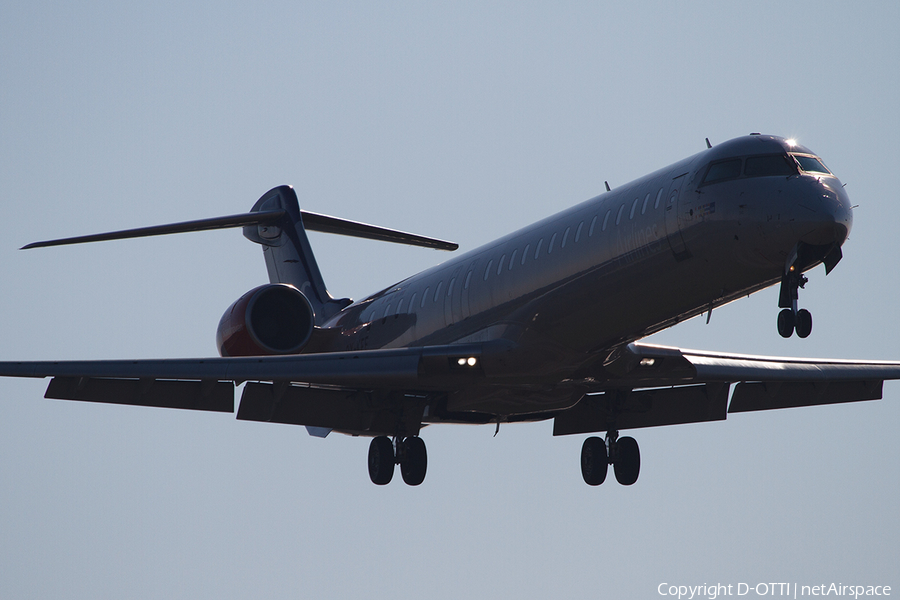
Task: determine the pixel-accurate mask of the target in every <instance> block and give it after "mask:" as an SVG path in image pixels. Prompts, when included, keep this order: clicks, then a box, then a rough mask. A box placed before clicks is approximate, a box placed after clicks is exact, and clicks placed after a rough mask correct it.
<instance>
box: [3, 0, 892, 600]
mask: <svg viewBox="0 0 900 600" xmlns="http://www.w3.org/2000/svg"><path fill="white" fill-rule="evenodd" d="M898 25H900V7H898V5H897V4H896V3H894V2H862V3H845V2H805V1H798V2H790V3H785V2H760V3H723V2H697V3H685V2H649V3H642V4H640V5H639V6H637V5H634V3H632V4H630V5H629V4H626V3H604V2H593V3H588V2H568V3H555V5H553V6H550V5H549V3H535V2H494V3H490V5H489V6H485V5H484V3H468V2H453V3H377V4H376V3H367V2H359V3H347V2H333V3H312V2H283V3H270V4H266V5H260V4H259V3H249V2H248V3H238V2H217V3H213V2H203V3H192V4H191V5H188V6H184V3H175V2H164V3H142V4H137V5H136V4H135V3H117V2H87V3H81V4H79V5H72V4H71V3H63V2H29V3H9V2H8V3H4V4H2V5H0V206H2V208H3V217H4V222H5V227H4V230H5V232H6V233H5V235H4V236H3V240H4V241H3V243H2V244H0V281H2V290H3V293H2V294H0V359H3V360H11V359H77V358H127V357H179V356H210V355H213V354H214V353H215V343H214V339H215V329H216V324H217V322H218V319H219V317H220V316H221V314H222V312H223V311H224V310H225V308H227V307H228V305H229V304H230V303H231V302H232V301H233V300H235V299H236V298H237V297H238V296H240V295H241V294H242V293H244V292H245V291H247V290H249V289H250V288H252V287H254V286H256V285H258V284H260V283H263V282H265V280H266V272H265V268H264V265H263V260H262V257H261V253H260V251H259V248H258V247H257V246H255V245H254V244H251V243H249V242H247V241H246V240H244V239H243V238H242V237H241V235H240V233H239V232H237V231H225V232H214V233H201V234H192V235H183V236H175V237H165V238H154V239H145V240H134V241H123V242H109V243H102V244H94V245H89V246H82V247H71V248H57V249H47V250H33V251H27V252H21V251H18V250H17V248H18V247H20V246H22V245H24V244H25V243H27V242H31V241H35V240H38V239H47V238H53V237H62V236H68V235H77V234H82V233H93V232H98V231H106V230H113V229H121V228H126V227H136V226H142V225H153V224H159V223H166V222H172V221H178V220H186V219H193V218H202V217H210V216H218V215H225V214H233V213H238V212H244V211H245V210H247V209H248V208H249V207H250V206H251V205H252V204H253V202H254V201H255V200H256V199H257V198H258V197H259V196H260V195H261V194H262V193H263V192H265V191H266V190H267V189H269V188H271V187H273V186H275V185H279V184H284V183H289V184H293V185H294V186H295V187H296V189H297V191H298V195H299V197H300V201H301V204H302V206H303V207H304V208H307V209H309V210H312V211H316V212H323V213H327V214H334V215H338V216H343V217H347V218H351V219H357V220H362V221H368V222H373V223H377V224H382V225H386V226H389V227H396V228H399V229H404V230H409V231H416V232H420V233H423V234H426V235H433V236H436V237H441V238H445V239H453V240H455V241H458V242H459V243H460V244H461V246H462V248H463V249H471V248H473V247H475V246H477V245H479V244H481V243H483V242H486V241H489V240H491V239H493V238H495V237H499V236H500V235H502V234H505V233H508V232H509V231H512V230H514V229H517V228H519V227H521V226H523V225H525V224H527V223H530V222H532V221H535V220H537V219H539V218H542V217H544V216H547V215H549V214H551V213H553V212H556V211H557V210H560V209H563V208H565V207H568V206H570V205H572V204H575V203H577V202H580V201H583V200H585V199H587V198H589V197H592V196H594V195H596V194H597V193H599V192H600V191H602V189H603V181H604V180H609V182H610V184H611V185H613V186H616V185H618V184H622V183H625V182H627V181H629V180H631V179H634V178H636V177H638V176H640V175H642V174H644V173H647V172H650V171H652V170H655V169H657V168H660V167H662V166H665V165H667V164H669V163H671V162H674V161H675V160H678V159H680V158H682V157H685V156H688V155H690V154H693V153H695V152H697V151H699V150H701V149H703V148H704V147H705V143H704V138H705V137H709V139H710V140H711V141H712V142H713V143H716V142H721V141H724V140H727V139H729V138H732V137H735V136H738V135H744V134H747V133H750V132H751V131H760V132H764V133H772V134H777V135H784V136H791V137H795V138H796V139H797V140H798V141H800V142H801V143H802V144H804V145H806V146H808V147H809V148H811V149H813V150H814V151H816V152H818V153H820V154H821V155H822V157H823V158H824V160H825V162H826V164H828V165H829V167H831V168H832V169H833V170H834V171H835V173H837V175H838V176H839V177H841V178H842V180H843V181H844V182H846V183H847V190H848V193H849V194H850V197H851V199H852V200H853V202H854V204H859V208H857V209H856V210H855V213H854V228H853V231H852V233H851V236H850V240H849V241H848V242H847V244H846V245H845V246H844V254H845V258H844V260H843V262H842V263H841V264H840V265H839V267H838V268H837V269H836V270H835V271H834V272H833V273H832V274H831V275H829V276H828V277H827V278H826V277H825V275H824V270H823V269H822V268H821V267H820V268H818V269H817V270H815V271H813V272H812V273H811V276H810V283H809V284H808V285H807V289H806V290H804V291H803V292H802V294H801V304H802V305H803V306H806V307H807V308H809V309H810V310H811V311H812V313H813V316H814V320H815V327H814V331H813V334H812V336H811V337H810V338H809V339H807V340H798V339H796V338H793V339H790V340H783V339H781V338H780V337H779V336H778V335H777V333H776V330H775V317H776V313H777V310H776V304H777V298H776V290H774V289H771V290H767V291H764V292H761V293H759V294H757V295H756V296H753V297H751V298H749V299H744V300H741V301H739V302H736V303H734V304H731V305H729V306H727V307H724V308H722V309H717V310H716V311H715V312H714V313H713V315H712V320H711V322H710V324H709V325H706V324H705V322H704V321H703V320H701V319H695V320H694V321H691V322H688V323H685V324H682V325H680V326H677V327H675V328H673V329H670V330H668V331H666V332H663V333H662V334H660V335H658V336H656V337H654V338H653V340H654V341H657V342H659V343H666V344H672V345H680V346H685V347H694V348H703V349H718V350H728V351H733V352H752V353H760V354H778V355H799V356H827V357H845V358H871V359H900V344H898V342H897V339H898V335H900V324H898V321H897V320H896V318H895V317H896V314H897V307H896V298H897V297H898V295H900V285H898V284H900V275H898V273H897V264H898V252H900V250H898V247H897V244H896V237H897V234H896V230H897V227H898V226H900V207H898V201H897V200H898V199H897V193H896V183H895V178H896V170H897V169H896V165H897V164H898V163H900V151H898V142H897V140H898V139H900V118H898V110H897V107H898V106H900V97H898V96H900V93H898V89H900V87H898V73H900V41H898V40H900V38H898V36H897V33H896V30H897V26H898ZM311 238H312V243H313V246H314V249H315V251H316V256H317V258H318V260H319V264H320V266H321V269H322V271H323V274H324V276H325V279H326V282H327V284H328V286H329V288H330V290H331V291H332V293H333V294H335V295H342V296H351V297H354V298H359V297H361V296H364V295H366V294H368V293H371V292H374V291H377V290H379V289H381V288H382V287H385V286H386V285H388V284H390V283H393V282H394V281H397V280H399V279H401V278H403V277H404V276H406V275H408V274H411V273H412V272H415V271H417V270H420V269H423V268H426V267H428V266H430V265H432V264H435V263H436V262H438V261H441V260H444V259H445V258H446V255H444V254H441V253H439V252H435V251H430V250H422V249H416V248H407V247H399V246H392V245H388V244H380V243H377V242H368V241H361V240H349V239H346V238H342V237H334V236H325V235H321V234H313V235H312V236H311ZM611 293H612V291H611ZM45 387H46V382H45V381H29V380H24V381H17V380H2V381H0V415H2V418H0V597H3V598H91V599H96V598H193V599H199V598H215V599H222V598H246V597H267V598H295V597H312V596H314V595H315V596H318V597H351V596H366V597H384V596H387V595H388V594H399V595H404V596H410V595H413V594H415V595H417V596H423V597H435V598H458V597H460V596H465V597H490V598H521V597H548V596H553V597H563V596H568V597H576V598H593V597H600V596H601V595H602V596H611V597H619V598H625V597H634V598H651V597H657V593H656V590H657V586H658V585H659V584H660V583H663V582H668V583H674V584H694V585H696V584H703V583H710V584H712V583H725V584H729V583H731V584H737V583H738V582H747V583H751V584H755V583H757V582H782V581H786V582H797V583H800V584H801V585H802V584H810V585H815V584H819V583H826V584H827V583H830V582H832V581H833V582H842V583H844V584H851V583H852V584H863V585H892V586H894V589H895V590H898V589H900V579H898V576H897V567H896V565H897V564H898V563H900V551H898V543H897V540H898V537H900V536H898V534H900V519H898V518H897V497H898V494H900V436H897V434H896V431H897V428H898V426H900V385H898V384H887V385H886V386H885V399H884V400H882V401H880V402H869V403H859V404H853V405H845V406H833V407H820V408H810V409H796V410H787V411H777V412H769V413H765V414H750V415H738V416H735V417H734V418H731V419H729V420H728V421H725V422H722V423H715V424H705V425H683V426H676V427H669V428H659V429H651V430H640V431H637V432H635V436H636V438H637V439H638V441H639V442H640V444H641V452H642V460H643V465H642V472H641V476H640V479H639V481H638V482H637V484H636V485H634V486H633V487H630V488H625V487H621V486H618V485H616V484H615V483H614V482H609V483H607V484H604V485H603V486H601V487H600V488H589V487H588V486H586V485H585V484H584V483H583V482H582V480H581V475H580V472H579V467H578V457H579V452H580V446H581V442H582V439H583V436H572V437H567V438H554V437H552V436H551V424H550V423H542V424H535V425H510V426H504V427H502V428H501V430H500V433H499V435H498V436H497V437H496V438H494V437H492V435H493V433H494V431H493V427H490V426H487V427H451V426H444V427H430V428H428V429H426V430H425V431H424V432H423V437H424V438H425V439H426V441H427V443H428V451H429V473H428V477H427V479H426V481H425V483H424V484H423V485H422V486H421V487H419V488H409V487H407V486H405V485H403V484H402V483H401V482H400V481H397V482H394V483H392V484H391V485H389V486H387V487H383V488H382V487H376V486H374V485H372V484H371V483H370V482H369V480H368V476H367V473H366V467H365V456H366V451H367V445H368V440H365V439H361V438H349V437H343V436H339V435H333V436H330V437H329V438H327V439H325V440H321V439H314V438H310V437H308V436H307V435H306V433H305V431H304V430H303V429H302V428H299V427H291V426H285V425H266V424H254V423H239V422H236V421H235V420H234V418H233V416H229V415H218V414H198V413H191V412H181V411H167V410H160V409H150V408H136V407H119V406H103V405H92V404H82V403H75V402H64V401H52V400H45V399H43V398H42V396H43V392H44V388H45ZM751 595H752V594H751Z"/></svg>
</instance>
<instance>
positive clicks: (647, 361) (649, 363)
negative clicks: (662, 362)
mask: <svg viewBox="0 0 900 600" xmlns="http://www.w3.org/2000/svg"><path fill="white" fill-rule="evenodd" d="M655 362H656V360H655V359H652V358H642V359H641V362H640V366H642V367H652V366H653V364H654V363H655Z"/></svg>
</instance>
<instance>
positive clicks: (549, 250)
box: [547, 233, 556, 254]
mask: <svg viewBox="0 0 900 600" xmlns="http://www.w3.org/2000/svg"><path fill="white" fill-rule="evenodd" d="M554 242H556V234H555V233H554V234H553V236H552V237H551V238H550V243H549V244H547V254H553V243H554Z"/></svg>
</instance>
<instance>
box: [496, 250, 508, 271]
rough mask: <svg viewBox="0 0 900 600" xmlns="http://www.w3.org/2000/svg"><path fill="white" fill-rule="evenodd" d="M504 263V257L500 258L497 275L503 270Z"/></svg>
mask: <svg viewBox="0 0 900 600" xmlns="http://www.w3.org/2000/svg"><path fill="white" fill-rule="evenodd" d="M504 262H506V255H505V254H504V255H503V256H501V257H500V264H498V265H497V275H499V274H500V271H502V270H503V263H504Z"/></svg>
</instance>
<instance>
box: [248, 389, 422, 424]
mask: <svg viewBox="0 0 900 600" xmlns="http://www.w3.org/2000/svg"><path fill="white" fill-rule="evenodd" d="M411 408H412V407H410V406H405V407H403V410H402V411H400V410H398V409H399V407H398V406H393V405H392V404H391V403H390V402H389V401H382V402H379V401H377V400H376V399H375V398H374V397H373V394H370V393H368V392H361V391H352V390H349V391H348V390H332V389H317V388H311V387H306V386H294V385H289V384H271V383H248V384H247V385H246V386H244V393H243V395H242V396H241V405H240V408H238V414H237V418H238V419H239V420H241V421H261V422H267V423H285V424H288V425H306V426H307V428H309V427H313V428H315V429H319V430H336V431H340V432H344V433H353V434H357V435H387V434H392V433H394V432H395V431H396V429H397V423H398V420H399V419H401V418H402V419H403V422H404V425H405V426H406V431H407V432H408V434H409V435H415V434H416V433H418V431H419V428H420V427H421V422H422V419H421V417H422V410H421V409H419V410H411ZM401 413H402V414H401Z"/></svg>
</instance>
